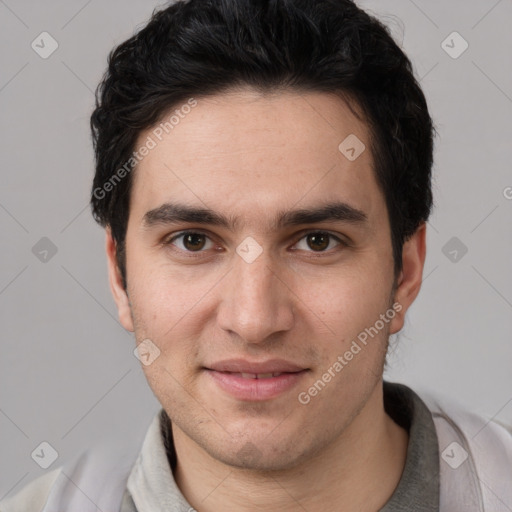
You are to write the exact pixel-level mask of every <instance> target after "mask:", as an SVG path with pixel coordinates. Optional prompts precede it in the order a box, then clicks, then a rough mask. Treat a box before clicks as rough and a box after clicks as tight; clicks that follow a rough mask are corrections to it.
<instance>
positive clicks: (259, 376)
mask: <svg viewBox="0 0 512 512" xmlns="http://www.w3.org/2000/svg"><path fill="white" fill-rule="evenodd" d="M221 373H227V374H229V375H234V376H236V377H242V379H271V378H272V377H279V376H280V375H283V374H284V373H289V372H270V373H243V372H221Z"/></svg>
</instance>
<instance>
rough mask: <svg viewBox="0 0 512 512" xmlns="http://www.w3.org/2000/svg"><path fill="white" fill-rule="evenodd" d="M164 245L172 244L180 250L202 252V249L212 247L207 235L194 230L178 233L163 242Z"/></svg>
mask: <svg viewBox="0 0 512 512" xmlns="http://www.w3.org/2000/svg"><path fill="white" fill-rule="evenodd" d="M165 245H173V246H174V247H176V248H177V249H178V250H180V251H182V252H204V251H203V249H211V248H212V247H213V243H212V241H211V240H210V239H209V237H208V236H207V235H205V234H203V233H198V232H195V231H184V232H182V233H179V234H177V235H175V236H173V237H172V238H171V239H170V240H168V241H167V242H165Z"/></svg>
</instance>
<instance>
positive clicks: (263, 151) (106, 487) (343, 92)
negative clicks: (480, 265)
mask: <svg viewBox="0 0 512 512" xmlns="http://www.w3.org/2000/svg"><path fill="white" fill-rule="evenodd" d="M91 126H92V130H93V139H94V143H95V154H96V164H97V166H96V175H95V178H94V184H93V191H92V199H91V201H92V207H93V212H94V216H95V218H96V219H97V220H98V221H99V222H100V223H101V224H102V225H103V226H105V228H106V252H107V258H108V263H109V275H110V285H111V289H112V293H113V296H114V299H115V302H116V305H117V308H118V311H119V318H120V321H121V322H122V324H123V326H124V327H125V328H126V329H127V330H129V331H133V332H134V335H135V338H136V343H137V346H138V353H139V357H140V359H141V362H142V364H143V369H144V371H145V375H146V377H147V379H148V383H149V385H150V386H151V388H152V390H153V392H154V393H155V395H156V397H157V398H158V400H159V401H160V403H161V404H162V410H161V411H160V412H159V414H158V415H157V416H156V417H155V419H154V421H153V423H152V425H151V427H150V429H149V431H148V433H147V436H146V439H145V441H144V444H143V446H142V448H141V450H140V453H139V454H137V453H134V454H128V455H127V454H119V455H116V454H113V453H110V452H102V451H92V452H86V453H85V454H84V455H83V456H82V457H81V458H80V459H78V461H77V462H76V463H74V464H71V465H68V466H67V467H65V468H64V469H57V470H55V471H53V472H52V473H49V474H48V475H45V476H44V477H43V478H42V479H41V480H39V481H36V482H35V483H33V484H32V485H31V486H29V487H28V488H27V489H25V490H24V491H22V493H21V494H20V495H19V496H17V497H16V498H15V499H13V500H12V501H11V503H9V504H6V505H5V508H3V509H2V510H6V511H9V510H41V509H42V510H44V511H54V510H55V511H57V510H59V511H64V510H66V511H69V510H73V511H75V510H76V511H81V512H82V511H85V510H97V509H99V510H103V511H107V510H108V511H110V510H121V511H123V512H128V511H129V512H146V511H147V512H149V511H159V510H162V511H163V510H180V511H186V510H189V511H191V510H198V511H200V512H203V511H204V512H210V511H218V510H222V511H226V512H227V511H247V512H249V511H255V510H276V511H298V510H305V511H308V512H316V511H320V510H321V511H323V512H326V511H339V510H343V511H347V512H350V511H356V510H358V511H359V510H364V511H368V512H370V511H372V512H373V511H386V512H391V511H402V510H403V511H405V510H408V511H409V510H414V511H437V510H443V511H450V512H454V511H457V510H464V511H468V510H471V511H472V510H488V511H498V510H510V509H511V507H512V499H511V492H510V486H509V483H510V481H511V478H512V439H511V435H510V432H508V430H507V429H506V428H504V427H502V426H500V425H498V424H496V423H494V422H487V421H486V420H484V419H480V418H478V417H476V416H473V415H471V414H469V413H465V412H463V411H457V410H456V409H454V408H449V409H445V408H444V407H442V406H439V405H438V404H435V403H434V402H433V401H431V402H429V403H428V404H427V403H426V402H425V401H424V400H423V399H421V398H420V397H419V396H418V395H417V394H416V393H414V391H412V390H411V389H409V388H408V387H406V386H403V385H397V384H391V383H385V382H383V368H384V364H385V358H386V352H387V346H388V338H389V336H390V335H391V334H394V333H398V332H399V331H400V330H401V328H402V326H403V324H404V318H405V314H406V312H407V310H408V309H409V307H410V306H411V304H412V303H413V301H414V300H415V298H416V296H417V294H418V293H419V290H420V287H421V281H422V273H423V265H424V261H425V253H426V245H425V233H426V221H427V219H428V217H429V214H430V211H431V207H432V192H431V185H430V181H431V167H432V154H433V133H434V128H433V124H432V120H431V118H430V115H429V112H428V108H427V105H426V101H425V98H424V95H423V93H422V91H421V89H420V88H419V86H418V84H417V82H416V80H415V79H414V77H413V74H412V70H411V64H410V62H409V60H408V59H407V57H406V56H405V55H404V54H403V52H402V51H401V50H400V49H399V48H398V46H397V45H396V44H395V42H394V41H393V40H392V38H391V37H390V35H389V34H388V32H387V31H386V29H385V28H384V27H383V26H382V25H381V24H380V23H379V22H378V21H377V20H375V19H374V18H371V17H370V16H368V15H367V14H366V13H365V12H364V11H362V10H361V9H359V8H358V7H357V6H356V5H355V4H354V3H353V2H351V1H349V0H337V1H334V0H293V1H292V0H274V1H269V2H266V1H256V0H251V1H250V0H212V1H209V2H204V1H203V2H201V1H199V0H190V1H188V2H185V1H181V2H176V3H174V4H172V5H170V6H168V7H167V8H165V9H162V10H161V11H159V12H156V13H155V14H154V15H153V17H152V19H151V20H150V22H149V23H148V25H147V26H146V27H145V28H144V29H142V30H141V31H140V32H139V33H138V34H137V35H135V36H134V37H132V38H130V39H129V40H128V41H126V42H124V43H123V44H121V45H120V46H119V47H118V48H116V49H115V51H113V52H112V54H111V56H110V59H109V68H108V71H107V73H106V75H105V77H104V80H103V82H102V83H101V84H100V87H99V90H98V95H97V104H96V109H95V111H94V113H93V115H92V118H91ZM16 507H18V508H16Z"/></svg>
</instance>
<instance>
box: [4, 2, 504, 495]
mask: <svg viewBox="0 0 512 512" xmlns="http://www.w3.org/2000/svg"><path fill="white" fill-rule="evenodd" d="M359 4H360V5H361V6H362V7H364V8H366V9H368V10H370V11H371V12H373V13H374V14H376V15H377V16H378V17H379V18H380V19H382V20H383V21H384V22H385V23H386V24H388V25H389V26H390V27H391V29H392V32H393V34H394V36H395V38H396V39H397V40H398V41H399V43H400V44H401V45H402V46H403V48H404V50H405V51H406V53H407V54H408V55H409V56H410V58H411V59H412V61H413V64H414V69H415V73H416V75H417V76H418V77H419V78H421V84H422V86H423V88H424V91H425V93H426V96H427V99H428V101H429V106H430V109H431V113H432V115H433V117H434V119H435V122H436V125H437V128H438V131H439V135H440V137H439V138H438V139H437V140H436V154H435V159H436V163H435V170H434V193H435V202H436V206H435V210H434V214H433V216H432V218H431V221H430V223H429V228H428V254H427V261H426V265H425V273H424V283H423V286H422V291H421V293H420V295H419V297H418V299H417V301H416V303H415V304H414V306H413V307H412V309H411V310H410V312H409V314H408V320H407V323H406V326H405V328H404V330H403V331H402V334H401V336H400V340H399V343H398V345H397V346H396V348H395V349H394V351H393V353H392V356H391V357H390V363H391V368H390V370H389V371H388V372H387V374H386V377H387V378H388V379H390V380H395V381H401V382H404V383H407V384H409V385H411V386H412V387H413V388H415V389H417V390H431V391H433V392H436V393H441V394H444V395H447V396H449V397H451V398H453V399H454V400H456V401H458V402H459V403H460V404H462V405H463V406H466V407H468V408H470V409H472V410H474V411H476V412H478V413H480V414H484V415H487V416H488V417H496V418H498V419H500V420H503V421H507V422H509V423H512V372H511V368H512V364H511V363H512V346H511V343H510V339H511V333H512V314H511V313H512V272H511V270H510V264H511V262H512V237H511V231H512V223H511V222H510V220H511V218H512V217H511V215H512V199H511V198H512V188H507V187H512V173H511V161H512V145H511V140H512V125H511V122H510V119H511V116H512V59H511V58H510V52H511V49H512V32H511V31H510V29H509V28H508V27H509V22H510V20H511V19H512V1H511V0H500V1H496V0H480V1H478V2H467V1H463V0H456V1H455V0H451V1H445V0H443V1H441V0H436V1H432V0H430V1H426V0H415V1H412V0H385V1H382V0H380V1H377V0H374V1H360V2H359ZM157 5H158V4H156V3H155V4H153V3H152V2H148V1H147V0H130V1H126V0H124V1H121V0H109V1H103V2H100V1H99V0H90V1H88V2H87V1H84V0H73V1H70V0H67V1H64V0H60V1H57V0H51V1H46V2H37V1H35V0H34V1H28V0H19V1H15V0H5V1H3V0H0V41H1V44H0V48H1V52H2V53H1V62H0V73H1V74H0V108H1V117H0V126H1V142H2V147H3V150H2V158H1V169H2V170H1V173H2V175H1V177H2V181H1V183H2V186H1V189H0V229H1V239H2V252H1V265H0V315H1V319H0V320H1V333H2V344H1V359H0V375H1V377H0V379H1V388H0V460H1V461H2V463H1V468H0V498H2V497H4V496H5V495H7V494H11V493H14V492H16V491H17V490H19V489H20V488H21V487H22V486H23V485H25V484H26V483H27V482H29V481H30V480H32V479H33V478H35V477H36V476H38V475H39V474H41V473H42V472H43V471H44V470H43V469H41V468H40V467H39V466H38V465H36V463H35V462H34V460H32V458H31V453H32V451H33V450H34V449H35V448H36V447H37V446H38V445H39V444H40V443H41V442H42V441H47V442H49V443H50V444H51V445H52V446H53V447H54V448H55V449H56V450H57V452H58V453H59V458H58V460H57V461H56V462H55V463H54V465H53V466H51V467H50V469H52V468H54V467H56V465H58V464H59V463H62V462H65V461H67V460H69V459H70V458H71V457H73V456H74V455H75V454H76V453H77V452H78V451H79V450H82V449H83V448H84V447H86V446H88V445H90V444H91V443H92V442H93V441H95V440H97V439H98V438H100V437H104V436H108V435H113V434H116V433H120V434H118V435H119V436H122V437H124V438H126V439H127V440H130V441H133V442H134V443H138V442H140V441H141V440H142V438H143V435H144V433H145V430H146V428H147V426H148V425H149V422H150V421H151V418H152V416H153V414H154V413H155V412H156V410H157V409H158V402H157V401H156V399H155V398H154V397H153V395H152V393H151V391H150V389H149V387H148V386H147V384H146V381H145V379H144V376H143V373H142V370H141V369H140V366H139V365H140V363H139V361H138V360H137V359H136V358H135V357H134V356H133V349H134V341H133V337H132V335H131V334H129V333H126V332H125V331H124V330H123V329H122V327H121V326H120V324H119V323H118V321H117V315H116V311H115V307H114V303H113V300H112V298H111V296H110V291H109V288H108V283H107V273H106V263H105V256H104V247H103V246H104V234H103V231H102V230H101V229H100V228H99V227H98V226H97V225H96V224H95V223H94V222H93V220H92V217H91V215H90V213H89V209H88V206H87V204H88V195H89V188H90V184H91V179H92V176H93V160H92V148H91V143H90V135H89V126H88V121H89V115H90V113H91V109H92V105H93V103H92V102H93V90H94V88H95V87H96V84H97V83H98V81H99V79H100V77H101V75H102V73H103V71H104V69H105V66H106V57H107V53H108V51H109V50H110V49H111V48H112V47H113V46H114V45H115V44H119V43H120V42H122V41H123V40H125V39H126V38H127V37H129V36H130V35H131V34H132V33H133V31H134V30H136V29H137V28H140V27H142V26H143V24H144V23H145V21H146V20H147V18H148V17H149V16H150V14H151V12H152V10H153V8H154V7H156V6H157ZM43 31H47V32H49V33H50V34H51V36H52V37H53V38H54V39H55V40H56V41H57V42H58V45H59V46H58V49H57V50H56V51H55V52H54V53H53V54H52V55H51V56H50V57H49V58H47V59H43V58H41V57H40V56H39V55H38V54H37V53H36V52H35V51H34V50H33V49H32V47H31V43H32V41H33V40H35V39H36V38H38V36H39V34H40V33H41V32H43ZM453 31H457V32H459V33H460V34H461V36H462V37H463V38H464V39H465V40H466V41H467V42H468V44H469V47H468V49H467V50H466V51H465V52H464V53H462V54H461V55H460V56H458V58H452V57H451V56H450V55H448V53H447V52H446V51H445V50H444V49H443V47H442V42H443V41H444V40H445V39H446V38H447V36H449V34H451V33H452V32H453ZM452 39H453V37H452V38H448V40H447V43H445V45H446V44H448V45H449V46H452V47H453V48H452V49H451V50H450V51H451V52H452V53H453V52H458V51H459V50H460V49H461V48H462V46H461V40H460V39H457V38H456V39H454V40H453V42H452ZM37 40H40V39H36V42H37ZM45 47H46V49H48V48H49V45H48V42H47V44H46V45H45ZM507 196H508V198H507ZM42 237H47V238H49V239H50V240H51V241H52V243H53V244H54V245H55V246H56V249H57V252H56V254H55V255H53V256H52V253H51V252H49V253H48V254H47V255H46V259H47V261H46V262H45V261H40V259H39V258H43V259H44V253H40V251H41V250H43V249H44V244H45V243H47V242H40V244H43V246H42V249H41V247H40V246H39V245H36V244H37V243H38V242H39V240H40V239H41V238H42ZM453 237H457V239H458V241H457V240H455V241H453V240H452V241H451V242H450V240H451V239H452V238H453ZM447 243H448V244H449V245H448V246H446V244H447ZM35 245H36V249H37V248H39V249H38V250H39V254H38V256H39V257H36V256H37V253H38V250H34V252H36V254H34V253H33V251H32V248H33V247H34V246H35ZM464 247H466V248H467V253H466V254H465V255H463V256H462V252H461V249H463V248H464ZM443 248H445V249H444V252H443ZM453 250H456V251H457V260H456V261H452V260H453V258H454V256H455V253H453V252H452V251H453ZM450 252H452V253H451V254H450ZM445 253H446V254H445Z"/></svg>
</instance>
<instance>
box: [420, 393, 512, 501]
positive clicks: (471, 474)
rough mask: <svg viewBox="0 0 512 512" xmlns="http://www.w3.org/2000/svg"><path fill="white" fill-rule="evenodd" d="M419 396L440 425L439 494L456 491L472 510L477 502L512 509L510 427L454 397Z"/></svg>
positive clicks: (450, 494) (447, 498) (449, 494)
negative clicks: (476, 411)
mask: <svg viewBox="0 0 512 512" xmlns="http://www.w3.org/2000/svg"><path fill="white" fill-rule="evenodd" d="M420 396H421V398H422V399H423V401H424V402H425V403H426V405H427V407H428V408H429V410H430V411H431V414H432V418H433V420H434V424H435V427H436V433H437V437H438V444H439V463H440V471H441V473H440V475H441V497H442V498H443V495H444V498H443V499H444V500H445V501H446V502H451V500H455V498H454V496H457V495H458V497H457V500H459V501H461V502H462V501H464V502H465V503H467V504H469V505H471V506H469V505H468V506H469V508H468V509H470V510H472V509H474V507H473V505H474V504H477V503H478V504H482V509H483V510H485V511H487V510H492V511H501V510H512V485H511V484H512V426H511V425H507V424H504V423H502V422H499V421H496V420H495V418H493V417H484V416H483V415H478V414H475V413H473V412H471V411H468V410H467V409H465V408H463V407H461V406H460V405H459V404H457V403H456V402H454V401H453V400H452V399H446V398H444V397H439V396H435V395H433V394H430V393H422V394H421V395H420ZM472 507H473V508H472ZM448 509H449V508H448ZM453 510H458V509H453ZM479 510H480V509H479Z"/></svg>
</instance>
